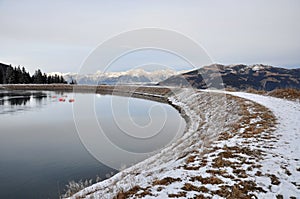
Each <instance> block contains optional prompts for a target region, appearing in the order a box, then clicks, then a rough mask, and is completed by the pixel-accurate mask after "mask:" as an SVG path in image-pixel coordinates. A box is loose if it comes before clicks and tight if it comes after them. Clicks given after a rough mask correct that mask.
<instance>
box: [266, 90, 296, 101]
mask: <svg viewBox="0 0 300 199" xmlns="http://www.w3.org/2000/svg"><path fill="white" fill-rule="evenodd" d="M268 95H269V96H272V97H278V98H284V99H289V100H297V99H298V100H300V90H299V89H294V88H286V89H276V90H273V91H271V92H269V93H268Z"/></svg>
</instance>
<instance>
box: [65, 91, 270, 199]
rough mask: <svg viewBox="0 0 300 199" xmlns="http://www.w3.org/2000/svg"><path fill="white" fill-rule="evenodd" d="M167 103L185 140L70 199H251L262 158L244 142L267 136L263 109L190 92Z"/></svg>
mask: <svg viewBox="0 0 300 199" xmlns="http://www.w3.org/2000/svg"><path fill="white" fill-rule="evenodd" d="M168 100H169V101H170V103H171V104H172V105H173V106H176V107H177V106H178V107H180V109H181V114H182V115H183V116H184V118H186V120H187V125H186V126H187V128H186V130H185V133H184V135H183V136H182V137H181V138H179V139H178V140H177V141H175V142H174V143H172V144H170V145H169V146H167V147H166V148H164V149H163V150H162V151H161V152H160V153H158V154H156V155H154V156H152V157H150V158H149V159H146V160H144V161H142V162H140V163H138V164H136V165H134V166H132V167H130V168H127V169H125V170H123V171H120V172H119V173H118V174H116V175H115V176H113V177H111V178H109V179H107V180H105V181H102V182H99V183H97V184H94V185H92V186H90V187H87V188H85V189H83V190H82V191H80V192H78V193H76V194H74V195H73V196H72V197H71V198H137V197H146V198H168V197H176V198H180V197H181V198H190V197H191V198H193V197H198V198H201V197H212V196H216V195H218V196H223V197H228V196H232V197H246V196H249V197H250V196H252V195H255V193H259V192H261V191H262V190H263V188H261V187H260V186H259V185H257V184H256V183H255V179H254V178H253V175H254V174H253V172H254V170H255V168H258V166H257V165H258V164H257V162H258V161H259V160H261V159H262V156H263V154H262V153H261V152H260V151H259V150H256V149H253V148H251V146H250V144H249V143H250V142H252V141H254V139H262V138H256V136H258V135H262V136H265V135H264V133H266V132H269V133H270V132H272V129H273V126H274V125H275V119H274V117H273V115H272V114H271V113H270V112H269V111H268V110H267V109H266V108H264V107H262V106H260V105H258V104H256V103H254V102H251V101H247V100H243V99H241V98H237V97H232V96H225V95H224V94H222V93H208V92H200V91H193V90H189V89H177V90H176V91H175V93H173V94H172V95H171V96H169V97H168ZM254 129H255V132H254ZM252 131H253V132H252ZM267 134H268V133H267ZM247 144H248V145H247ZM248 168H253V169H252V170H251V169H248Z"/></svg>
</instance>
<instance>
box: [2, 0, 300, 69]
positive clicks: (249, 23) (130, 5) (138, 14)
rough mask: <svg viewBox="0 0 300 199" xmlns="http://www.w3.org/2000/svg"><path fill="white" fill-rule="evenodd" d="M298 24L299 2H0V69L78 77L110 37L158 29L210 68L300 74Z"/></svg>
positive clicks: (299, 18) (299, 15)
mask: <svg viewBox="0 0 300 199" xmlns="http://www.w3.org/2000/svg"><path fill="white" fill-rule="evenodd" d="M299 21H300V1H298V0H282V1H276V0H270V1H267V0H264V1H261V0H257V1H255V0H251V1H240V0H239V1H238V0H237V1H224V0H219V1H217V0H210V1H208V0H207V1H201V0H187V1H182V0H181V1H175V0H160V1H158V0H118V1H117V0H110V1H99V0H98V1H88V0H87V1H74V0H73V1H61V0H58V1H42V0H39V1H38V0H36V1H30V0H27V1H17V0H0V28H1V30H0V44H1V45H0V62H3V63H8V64H12V65H21V66H25V67H26V68H28V69H29V71H30V72H32V71H33V70H34V69H36V68H37V67H39V68H41V69H42V70H43V71H45V72H54V71H60V72H76V71H77V70H78V69H79V67H80V65H81V64H82V63H83V61H84V60H85V58H86V57H87V56H88V55H89V54H90V53H91V52H92V51H93V49H95V48H96V47H97V46H98V45H99V44H100V43H101V42H103V41H105V40H107V39H108V38H111V37H112V36H113V35H116V34H119V33H121V32H124V31H129V30H133V29H139V28H144V27H157V28H163V29H169V30H174V31H177V32H180V33H182V34H184V35H186V36H188V37H190V38H192V39H193V40H195V41H196V42H198V43H199V44H201V46H202V47H203V48H204V49H205V50H206V51H207V52H208V54H209V55H210V57H211V58H212V60H213V62H217V63H223V64H235V63H245V64H254V63H264V64H271V65H274V66H283V67H299V66H300V38H299V37H300V36H299V35H300V22H299ZM148 53H149V52H148ZM143 57H145V56H132V59H143ZM147 57H148V56H147ZM149 57H151V56H149ZM124 60H125V59H124ZM126 60H127V61H128V60H129V59H126ZM174 60H175V59H174ZM174 60H173V61H174ZM148 61H149V60H148ZM119 64H123V65H130V62H126V63H119ZM172 64H175V63H173V62H172V60H170V65H172ZM128 67H129V66H128Z"/></svg>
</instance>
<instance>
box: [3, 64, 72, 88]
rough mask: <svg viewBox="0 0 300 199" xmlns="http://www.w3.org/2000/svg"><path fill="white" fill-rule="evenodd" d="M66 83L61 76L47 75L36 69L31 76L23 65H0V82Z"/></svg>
mask: <svg viewBox="0 0 300 199" xmlns="http://www.w3.org/2000/svg"><path fill="white" fill-rule="evenodd" d="M53 83H60V84H66V83H67V82H66V81H65V80H64V78H63V77H62V76H59V75H47V74H46V73H42V71H41V70H40V69H37V70H36V71H35V72H34V74H33V75H32V76H31V75H30V74H29V72H27V71H26V69H25V68H24V67H22V68H21V67H20V66H18V67H12V66H7V65H6V66H5V67H0V84H53Z"/></svg>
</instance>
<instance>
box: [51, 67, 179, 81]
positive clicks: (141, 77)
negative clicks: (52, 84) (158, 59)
mask: <svg viewBox="0 0 300 199" xmlns="http://www.w3.org/2000/svg"><path fill="white" fill-rule="evenodd" d="M179 73H181V72H178V71H175V70H171V69H161V70H154V71H146V70H144V69H141V68H136V69H132V70H128V71H121V72H101V71H98V72H96V73H94V74H76V73H59V72H53V73H48V75H55V74H56V75H62V76H63V77H64V79H65V80H66V81H67V82H70V81H71V80H76V81H77V83H78V84H91V85H96V84H108V85H114V84H147V83H155V84H156V83H158V82H160V81H162V80H165V79H167V78H168V77H170V76H172V75H176V74H179Z"/></svg>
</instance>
